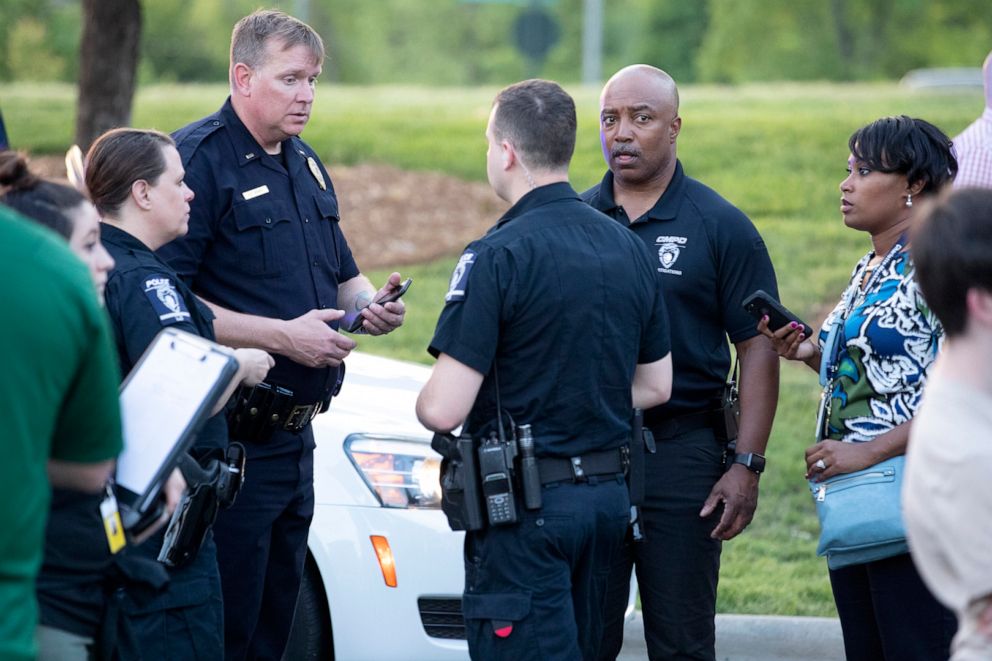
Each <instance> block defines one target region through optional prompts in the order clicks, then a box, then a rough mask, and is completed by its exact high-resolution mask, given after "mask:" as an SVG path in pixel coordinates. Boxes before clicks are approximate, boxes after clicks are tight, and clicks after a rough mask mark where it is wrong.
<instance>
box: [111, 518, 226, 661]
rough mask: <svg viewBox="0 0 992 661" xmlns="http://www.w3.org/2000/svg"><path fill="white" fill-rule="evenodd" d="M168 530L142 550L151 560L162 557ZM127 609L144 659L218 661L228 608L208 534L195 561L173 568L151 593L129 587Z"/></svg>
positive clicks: (136, 641) (215, 551) (213, 547)
mask: <svg viewBox="0 0 992 661" xmlns="http://www.w3.org/2000/svg"><path fill="white" fill-rule="evenodd" d="M163 535H164V530H163V531H161V532H159V533H157V534H156V535H154V536H153V537H152V538H151V539H150V540H148V542H146V543H145V544H142V545H141V546H140V547H138V549H137V551H136V552H138V553H140V554H141V555H143V556H146V557H148V558H149V559H154V558H155V557H156V556H157V555H158V549H159V548H161V546H162V537H163ZM129 593H130V594H129V597H128V600H127V605H126V607H125V612H126V613H127V617H128V620H129V622H130V627H131V632H132V633H133V635H134V640H135V643H136V644H137V647H138V650H139V651H140V654H141V658H142V659H156V660H157V661H158V660H161V661H215V660H216V659H218V658H220V657H221V655H222V654H223V650H224V640H223V639H224V609H223V605H222V604H221V588H220V575H219V574H218V571H217V550H216V546H215V545H214V541H213V539H212V538H211V536H210V534H209V533H208V535H207V538H206V539H205V540H204V542H203V546H202V547H201V548H200V551H199V552H198V553H197V554H196V558H194V559H193V560H192V561H191V562H190V564H188V565H186V566H184V567H181V568H179V569H176V570H169V583H168V585H167V586H166V587H165V589H164V590H163V591H162V592H160V593H157V594H154V596H152V595H151V594H150V593H148V592H147V588H139V587H137V586H135V587H133V588H132V589H131V590H129Z"/></svg>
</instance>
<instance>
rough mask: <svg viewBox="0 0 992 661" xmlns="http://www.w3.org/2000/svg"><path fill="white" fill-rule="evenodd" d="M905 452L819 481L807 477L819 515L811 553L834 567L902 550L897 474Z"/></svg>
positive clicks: (900, 473)
mask: <svg viewBox="0 0 992 661" xmlns="http://www.w3.org/2000/svg"><path fill="white" fill-rule="evenodd" d="M905 464H906V457H905V456H904V455H900V456H898V457H892V458H891V459H886V460H885V461H882V462H880V463H878V464H875V465H874V466H870V467H868V468H865V469H863V470H859V471H855V472H853V473H844V474H843V475H835V476H834V477H831V478H829V479H826V480H824V481H822V482H814V481H813V480H810V481H809V490H810V492H811V493H812V494H813V502H814V503H815V504H816V514H817V516H819V518H820V544H819V546H817V549H816V554H817V555H819V556H826V557H827V566H828V567H830V568H831V569H839V568H841V567H846V566H848V565H854V564H861V563H866V562H873V561H875V560H881V559H883V558H890V557H892V556H895V555H899V554H901V553H907V552H908V551H909V546H908V545H907V544H906V527H905V525H904V524H903V519H902V498H901V493H900V492H901V490H902V476H903V473H904V472H905Z"/></svg>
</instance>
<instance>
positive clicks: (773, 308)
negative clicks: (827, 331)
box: [741, 289, 813, 337]
mask: <svg viewBox="0 0 992 661" xmlns="http://www.w3.org/2000/svg"><path fill="white" fill-rule="evenodd" d="M741 305H743V306H744V309H745V310H747V311H748V313H749V314H750V315H751V316H752V317H754V318H755V319H756V320H757V321H761V318H762V317H764V316H765V315H768V329H769V330H771V331H777V330H778V329H779V328H781V327H782V326H785V325H786V324H788V323H791V322H793V321H794V322H796V323H797V324H801V325H802V326H803V328H804V329H805V330H804V331H803V333H804V334H805V335H806V337H810V336H811V335H812V334H813V327H812V326H810V325H809V324H807V323H806V322H805V321H803V320H802V319H800V318H799V317H798V316H797V315H795V314H793V313H792V312H790V311H789V310H788V309H787V308H786V307H785V306H784V305H782V304H781V303H779V302H778V301H776V300H775V299H774V298H773V297H772V296H771V295H770V294H768V293H767V292H765V291H764V290H762V289H759V290H758V291H756V292H754V293H753V294H751V295H750V296H748V297H747V298H745V299H744V302H743V303H741Z"/></svg>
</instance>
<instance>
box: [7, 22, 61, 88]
mask: <svg viewBox="0 0 992 661" xmlns="http://www.w3.org/2000/svg"><path fill="white" fill-rule="evenodd" d="M7 63H8V66H9V67H10V73H11V77H12V78H13V79H14V80H31V81H38V80H59V79H60V78H62V75H63V74H64V73H65V68H66V67H65V60H64V59H63V58H61V57H59V56H58V55H57V54H56V53H55V52H53V51H52V49H51V48H50V46H49V37H48V30H47V29H46V26H45V24H44V23H43V22H41V20H39V19H37V18H34V17H32V16H23V17H21V18H20V19H18V21H17V23H15V24H14V27H13V29H12V30H11V31H10V33H9V35H8V37H7Z"/></svg>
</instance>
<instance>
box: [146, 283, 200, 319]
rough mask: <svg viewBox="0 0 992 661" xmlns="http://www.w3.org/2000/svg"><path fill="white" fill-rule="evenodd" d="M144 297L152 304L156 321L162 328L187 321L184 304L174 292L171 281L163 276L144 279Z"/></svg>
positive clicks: (189, 316) (187, 315) (188, 317)
mask: <svg viewBox="0 0 992 661" xmlns="http://www.w3.org/2000/svg"><path fill="white" fill-rule="evenodd" d="M145 295H146V296H148V300H149V301H151V303H152V308H153V309H154V310H155V312H156V314H158V320H159V321H160V322H162V325H163V326H168V325H169V324H178V323H179V322H182V321H189V320H190V318H191V315H190V313H189V310H188V309H186V303H184V302H183V298H182V296H180V295H179V292H178V291H176V288H175V286H174V285H173V284H172V280H170V279H169V278H167V277H166V276H164V275H156V276H151V277H150V278H146V279H145Z"/></svg>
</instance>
